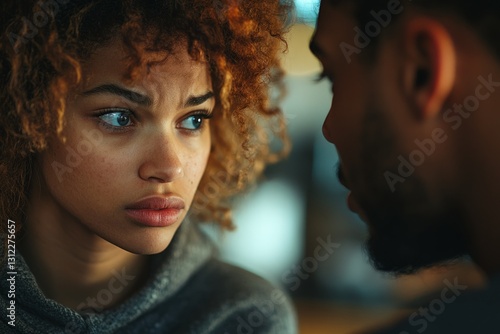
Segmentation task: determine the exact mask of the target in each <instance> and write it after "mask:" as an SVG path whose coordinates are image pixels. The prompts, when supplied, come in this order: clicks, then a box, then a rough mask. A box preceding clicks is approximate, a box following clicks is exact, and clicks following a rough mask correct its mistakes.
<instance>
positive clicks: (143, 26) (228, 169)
mask: <svg viewBox="0 0 500 334" xmlns="http://www.w3.org/2000/svg"><path fill="white" fill-rule="evenodd" d="M3 7H4V9H3V10H2V12H1V13H0V17H1V20H0V27H1V31H2V32H4V33H3V35H2V37H1V39H0V77H1V78H2V83H1V85H2V86H1V89H0V103H1V105H2V111H1V113H2V116H1V118H0V134H1V141H0V149H1V152H2V154H1V158H0V184H1V185H2V192H1V196H0V216H1V219H2V223H1V226H2V232H5V230H6V225H7V220H8V219H12V220H15V221H17V222H18V224H17V226H18V228H19V227H20V226H21V223H22V222H23V220H24V219H25V212H26V206H27V205H28V202H29V201H28V196H29V193H28V189H29V185H30V179H31V175H32V172H33V168H34V164H33V161H34V157H35V155H36V154H37V152H40V151H42V150H44V149H45V148H46V147H47V143H48V139H49V138H50V137H51V136H59V137H60V138H61V136H62V135H61V133H62V129H63V127H64V117H63V116H64V112H65V98H66V95H67V93H68V91H69V90H70V89H72V88H74V87H76V86H77V85H78V84H79V83H80V81H81V68H82V64H83V62H84V61H85V60H86V59H88V57H89V56H90V55H91V54H92V53H93V52H94V51H95V50H96V48H98V47H99V46H101V45H103V44H104V43H106V42H107V41H109V40H110V39H111V38H113V37H116V36H120V37H121V38H122V40H123V42H124V44H125V45H126V46H127V48H128V50H129V55H130V57H129V67H128V73H129V77H130V79H133V78H134V75H135V72H137V71H136V70H137V69H139V68H140V67H141V66H143V65H144V64H143V59H144V58H145V57H144V55H145V54H147V53H150V52H157V51H167V52H169V51H172V50H173V48H174V47H175V46H176V45H177V44H176V43H179V40H180V39H182V40H184V41H186V40H187V42H188V51H189V52H190V54H191V55H192V57H193V58H197V57H200V55H202V56H203V57H204V58H205V59H206V60H207V61H208V64H209V67H210V71H211V76H212V81H213V85H214V90H215V94H216V101H217V102H216V107H215V110H214V111H215V112H214V119H213V121H211V136H212V149H211V154H210V158H209V162H208V166H207V169H206V171H205V174H204V176H203V178H202V181H201V183H200V185H199V187H198V191H197V194H196V196H195V200H194V202H193V209H194V210H193V212H194V213H196V215H197V217H198V218H199V219H201V220H204V221H215V222H217V223H219V224H220V225H221V226H222V227H224V228H231V227H232V221H231V215H230V212H231V211H230V207H231V198H232V197H233V195H235V194H237V193H239V192H241V191H242V190H243V189H244V188H245V187H246V186H247V185H249V184H250V183H252V182H253V181H255V179H256V178H257V177H258V176H259V175H260V174H261V172H262V171H263V169H264V167H265V165H266V164H267V163H269V162H272V161H275V160H276V159H277V158H278V157H279V156H282V155H283V154H284V153H285V152H286V151H287V150H288V146H289V145H288V139H287V136H286V132H285V126H284V125H285V123H284V119H283V115H282V113H281V111H280V110H279V108H277V107H276V106H275V105H273V104H272V103H269V102H270V94H271V92H270V87H278V88H279V87H280V86H279V83H280V79H281V73H282V72H281V69H280V65H279V53H280V51H283V50H284V46H285V45H286V43H285V41H284V38H283V35H284V33H285V29H286V24H285V22H286V21H287V17H288V14H289V9H290V8H291V6H290V4H289V3H285V2H284V1H280V0H263V1H245V0H196V1H189V0H154V1H139V0H124V1H122V0H87V1H83V0H71V1H69V0H42V1H39V0H30V1H14V0H12V1H6V2H4V3H3ZM278 91H281V90H279V89H278ZM61 139H62V140H64V138H61ZM275 142H277V143H278V144H277V145H275ZM271 144H273V145H271ZM276 147H277V149H276ZM272 148H274V149H272Z"/></svg>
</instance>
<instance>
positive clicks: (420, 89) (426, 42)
mask: <svg viewBox="0 0 500 334" xmlns="http://www.w3.org/2000/svg"><path fill="white" fill-rule="evenodd" d="M404 29H405V30H404V33H403V38H404V42H403V43H404V50H403V52H404V73H403V75H404V79H403V82H404V90H405V94H407V97H408V100H409V101H410V102H411V103H412V104H413V105H414V107H415V110H416V112H417V117H418V118H419V119H426V118H429V117H430V118H432V117H435V116H437V115H438V114H439V113H440V111H441V110H442V109H443V104H444V102H445V101H446V99H447V98H448V96H449V95H450V93H451V91H452V89H453V86H454V83H455V75H456V73H455V71H456V54H455V52H456V50H455V46H454V44H453V41H452V38H451V36H450V34H449V31H448V30H447V28H446V27H445V26H444V25H443V24H442V23H441V22H439V21H437V20H434V19H431V18H422V17H414V18H409V19H408V21H407V22H406V23H405V25H404Z"/></svg>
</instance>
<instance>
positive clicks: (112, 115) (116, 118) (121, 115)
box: [99, 111, 132, 127]
mask: <svg viewBox="0 0 500 334" xmlns="http://www.w3.org/2000/svg"><path fill="white" fill-rule="evenodd" d="M99 118H100V119H101V120H102V121H104V122H105V123H106V124H108V125H111V126H115V127H124V126H129V125H131V122H132V121H131V119H130V113H129V112H127V111H114V112H109V113H107V114H104V115H101V116H99Z"/></svg>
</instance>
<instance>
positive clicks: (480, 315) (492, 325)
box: [376, 278, 500, 334]
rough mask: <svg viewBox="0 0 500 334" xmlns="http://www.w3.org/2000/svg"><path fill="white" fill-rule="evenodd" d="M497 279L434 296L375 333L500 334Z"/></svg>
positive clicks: (499, 285) (499, 283)
mask: <svg viewBox="0 0 500 334" xmlns="http://www.w3.org/2000/svg"><path fill="white" fill-rule="evenodd" d="M499 320H500V279H498V278H497V279H495V280H492V281H491V283H490V284H488V285H487V286H485V287H484V288H481V289H474V290H472V289H471V290H468V291H464V292H463V293H462V294H461V295H460V296H457V298H453V299H452V298H448V299H447V300H443V298H439V297H436V298H434V299H432V300H430V301H429V302H428V303H426V304H425V305H423V306H421V307H419V308H418V309H417V310H415V311H414V312H413V313H411V314H410V315H409V316H408V317H406V318H405V319H404V320H402V321H400V322H399V323H398V324H396V325H395V326H392V327H390V328H386V329H384V330H380V331H377V332H376V333H377V334H382V333H387V334H411V333H424V332H425V333H426V334H434V333H440V334H442V333H458V334H460V333H464V334H465V333H467V334H469V333H485V334H489V333H495V334H497V333H500V321H499Z"/></svg>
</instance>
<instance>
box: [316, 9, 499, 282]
mask: <svg viewBox="0 0 500 334" xmlns="http://www.w3.org/2000/svg"><path fill="white" fill-rule="evenodd" d="M480 2H481V1H480ZM497 12H499V10H496V12H495V10H492V9H491V8H490V9H488V8H485V7H480V6H478V2H477V1H476V2H474V4H471V1H458V2H457V1H427V0H422V1H417V0H414V1H404V0H402V1H398V0H389V1H385V0H380V1H365V0H359V1H357V2H351V1H335V0H323V2H322V5H321V10H320V15H319V19H318V26H317V30H316V33H315V36H314V37H313V40H312V42H311V49H312V51H313V52H314V53H315V54H316V55H317V57H318V58H319V60H320V61H321V62H322V64H323V67H324V75H325V76H326V77H327V78H329V79H330V80H331V81H332V84H334V94H335V96H334V99H333V102H332V107H331V109H330V112H329V114H328V116H327V119H326V120H325V124H324V127H323V133H324V135H325V137H326V138H327V139H328V140H329V141H330V142H332V143H334V144H335V145H336V147H337V149H338V152H339V156H340V159H341V164H340V167H339V168H340V173H339V175H340V179H341V181H342V183H343V184H345V185H346V186H347V187H348V188H349V189H350V190H351V194H350V196H349V202H350V206H351V207H352V208H354V209H355V211H357V212H358V213H360V215H361V216H362V217H363V218H364V219H365V220H366V221H367V223H368V225H369V227H370V234H371V236H370V240H369V241H368V250H369V252H370V255H371V257H372V260H373V262H374V264H375V265H376V267H377V268H379V269H381V270H385V271H391V272H395V273H409V272H412V271H415V270H417V269H419V268H422V267H426V266H430V265H432V264H435V263H438V262H442V261H447V260H451V259H454V258H457V257H460V256H463V255H465V254H467V253H470V254H471V255H472V256H473V257H474V258H475V259H476V261H477V262H478V263H479V264H480V265H482V266H483V269H486V270H487V271H488V270H489V267H491V263H487V262H488V261H487V260H485V258H486V255H485V254H486V253H487V251H486V249H488V247H490V246H486V247H484V246H483V245H482V244H481V239H482V238H484V239H483V241H484V242H485V243H489V244H491V242H489V241H492V240H494V237H493V235H494V234H495V233H498V232H499V231H498V228H497V227H496V226H495V225H494V224H490V223H489V222H490V221H491V220H489V219H488V218H489V217H490V216H491V212H492V211H489V210H490V209H491V205H489V204H487V203H488V202H489V199H490V198H491V197H492V196H493V194H494V193H495V192H496V191H497V190H496V189H495V187H494V186H493V185H494V184H495V183H496V181H500V177H499V176H498V175H497V174H498V173H496V171H495V169H494V168H495V167H494V166H496V167H498V164H500V161H498V159H497V158H496V157H492V153H491V150H494V149H495V148H496V145H497V142H498V138H497V137H496V136H497V132H498V131H497V130H496V129H495V128H494V126H492V124H495V122H496V121H500V118H499V117H498V115H496V114H492V110H490V109H492V108H493V106H495V105H498V103H499V101H500V100H499V98H500V94H498V93H497V92H496V90H499V89H500V88H499V86H500V82H499V81H500V69H499V66H498V65H499V63H498V58H497V56H496V55H497V54H500V52H498V51H497V50H499V49H500V43H498V44H496V43H495V42H494V41H493V39H492V37H491V36H492V35H494V34H493V32H494V31H495V30H498V29H499V28H498V27H500V24H497V23H496V21H498V20H497V17H498V16H500V14H497ZM497 124H498V123H497ZM495 139H496V140H495ZM499 149H500V147H499ZM495 178H499V180H496V179H495ZM483 190H484V192H482V191H483ZM480 191H481V192H480ZM481 195H482V196H481ZM474 219H476V220H474ZM479 222H481V223H479ZM473 223H475V224H473ZM488 231H489V232H494V233H488ZM497 236H498V235H497ZM488 238H491V240H488V242H487V241H486V240H487V239H488ZM496 264H498V263H496ZM492 270H493V269H492Z"/></svg>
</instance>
